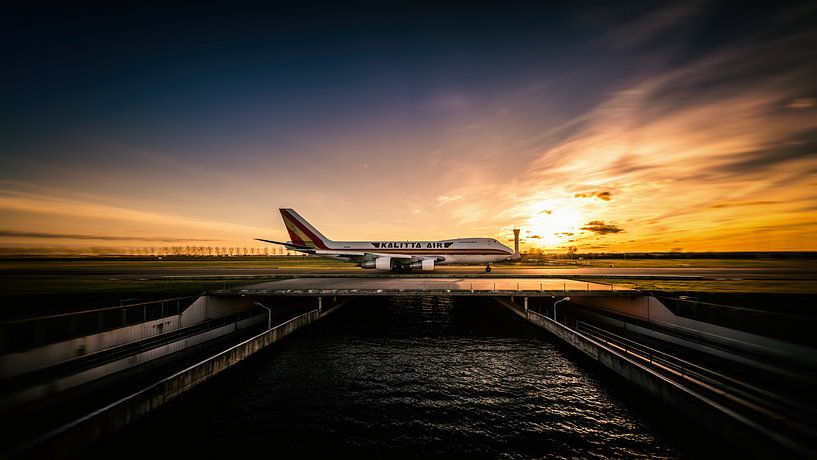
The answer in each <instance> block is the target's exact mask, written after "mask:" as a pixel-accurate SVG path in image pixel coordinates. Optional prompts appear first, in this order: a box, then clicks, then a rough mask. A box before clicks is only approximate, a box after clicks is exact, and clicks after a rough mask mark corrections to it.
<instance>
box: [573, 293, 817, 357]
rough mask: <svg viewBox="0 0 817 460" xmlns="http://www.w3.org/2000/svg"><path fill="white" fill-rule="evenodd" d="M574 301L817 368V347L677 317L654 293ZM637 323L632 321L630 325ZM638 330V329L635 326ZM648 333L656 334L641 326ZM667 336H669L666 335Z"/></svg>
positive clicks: (721, 344)
mask: <svg viewBox="0 0 817 460" xmlns="http://www.w3.org/2000/svg"><path fill="white" fill-rule="evenodd" d="M571 301H572V302H573V303H576V304H579V305H585V306H588V307H592V308H595V309H597V310H604V311H610V312H613V313H616V314H619V315H622V316H628V317H631V318H637V319H639V320H642V321H647V322H650V323H652V324H656V325H658V326H662V327H665V328H667V329H670V330H675V331H678V332H679V333H682V334H684V335H687V336H690V337H695V338H698V339H700V340H703V341H706V342H708V343H712V344H717V345H720V346H724V347H727V348H731V349H737V350H745V351H747V352H748V353H751V354H754V355H756V356H762V357H764V358H766V359H770V360H777V361H781V362H782V364H784V365H785V363H791V364H795V365H798V366H804V367H807V368H811V369H817V350H815V349H813V348H810V347H806V346H803V345H798V344H795V343H791V342H785V341H783V340H778V339H773V338H770V337H764V336H761V335H758V334H753V333H750V332H744V331H739V330H736V329H731V328H728V327H724V326H719V325H717V324H712V323H707V322H703V321H698V320H695V319H691V318H685V317H683V316H677V315H675V313H673V312H672V311H671V310H670V309H669V308H667V307H666V306H665V305H664V304H663V303H661V301H660V300H658V299H656V298H655V297H653V296H642V297H579V296H574V297H573V298H572V300H571ZM634 327H635V326H633V325H631V324H628V326H627V328H629V329H634ZM634 330H635V329H634ZM639 332H641V333H645V334H647V335H653V336H655V335H656V334H654V333H652V332H650V331H648V330H646V329H644V328H640V329H639ZM663 339H667V338H666V337H663Z"/></svg>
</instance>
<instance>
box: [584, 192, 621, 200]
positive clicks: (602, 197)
mask: <svg viewBox="0 0 817 460" xmlns="http://www.w3.org/2000/svg"><path fill="white" fill-rule="evenodd" d="M574 198H598V199H600V200H604V201H610V199H611V198H613V194H612V193H610V192H607V191H604V192H586V193H577V194H575V195H574Z"/></svg>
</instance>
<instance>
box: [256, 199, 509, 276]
mask: <svg viewBox="0 0 817 460" xmlns="http://www.w3.org/2000/svg"><path fill="white" fill-rule="evenodd" d="M280 211H281V217H283V219H284V225H285V226H286V228H287V231H288V232H289V237H290V238H291V240H290V241H287V242H279V241H272V240H265V239H261V238H256V240H258V241H264V242H266V243H273V244H280V245H282V246H284V247H286V248H287V249H289V250H291V251H298V252H302V253H305V254H311V255H315V256H320V257H327V258H331V259H339V260H343V261H347V262H354V263H356V264H357V265H358V266H359V267H362V268H371V269H376V270H390V271H393V272H409V271H411V270H412V269H419V270H423V271H431V270H434V267H435V266H437V265H445V264H479V265H482V264H485V271H486V272H490V271H491V263H493V262H499V261H502V260H515V259H518V258H519V257H520V256H519V253H518V252H517V251H514V250H513V249H511V248H509V247H507V246H505V245H503V244H502V243H500V242H499V241H497V240H495V239H493V238H454V239H448V240H439V241H332V240H330V239H329V238H327V237H325V236H323V234H322V233H321V232H319V231H318V229H316V228H315V227H313V226H312V225H310V224H309V222H307V221H306V219H304V218H303V217H301V216H300V215H298V213H297V212H295V211H294V210H292V209H289V208H282V209H280Z"/></svg>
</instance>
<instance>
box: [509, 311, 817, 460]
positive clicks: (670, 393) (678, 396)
mask: <svg viewBox="0 0 817 460" xmlns="http://www.w3.org/2000/svg"><path fill="white" fill-rule="evenodd" d="M496 300H497V301H498V302H499V303H500V304H502V305H504V306H505V307H506V308H508V309H510V310H511V311H513V312H514V313H516V314H517V315H519V316H521V317H522V318H525V319H526V320H528V321H530V322H531V323H533V324H535V325H537V326H539V327H541V328H543V329H545V330H547V331H548V332H550V333H552V334H553V335H555V336H556V337H558V338H560V339H561V340H563V341H564V342H566V343H567V344H569V345H570V346H572V347H573V348H575V349H577V350H579V351H580V352H582V353H583V354H585V355H587V356H588V357H590V358H592V359H593V360H595V361H596V362H598V363H600V364H602V365H604V366H605V367H607V368H608V369H610V370H612V371H613V372H615V373H616V374H618V375H620V376H621V377H623V378H625V379H627V380H628V381H629V382H631V383H632V384H634V385H636V386H637V387H639V388H641V389H642V390H644V391H646V392H647V393H649V394H650V395H652V396H654V397H656V398H659V399H660V400H662V401H663V402H665V403H666V404H668V405H670V406H672V407H673V408H675V409H676V410H678V411H679V412H681V413H683V414H685V415H686V416H688V417H690V418H691V419H692V420H694V421H696V422H697V423H699V424H700V425H701V426H702V427H704V428H706V429H708V430H710V431H712V432H713V433H717V434H719V435H720V436H722V437H724V438H725V439H727V440H729V441H730V442H731V443H732V444H733V445H735V446H740V447H741V448H745V449H746V452H751V453H752V454H754V455H757V456H758V457H761V458H762V457H766V458H781V457H787V456H788V457H791V456H792V454H794V455H796V456H804V457H809V458H812V457H813V455H814V453H813V452H810V451H808V450H803V448H802V447H801V446H797V445H792V444H790V443H789V442H788V440H786V439H781V438H780V437H779V436H778V435H777V434H775V433H769V432H768V431H767V430H766V429H764V428H763V427H760V426H758V425H757V424H756V423H754V422H753V421H752V420H749V419H747V418H745V417H744V416H742V415H740V414H737V413H735V412H733V411H732V410H730V409H729V408H727V407H724V406H722V405H720V404H718V403H717V402H715V401H712V400H710V399H708V398H706V397H705V396H703V395H701V394H699V393H696V392H695V391H693V390H691V389H689V388H686V387H684V386H681V385H680V384H678V383H676V382H674V381H672V380H669V379H667V378H665V377H663V376H662V375H660V374H658V373H656V372H654V371H652V370H651V369H649V368H647V367H645V366H643V365H641V364H640V363H638V362H637V361H634V360H632V359H630V358H628V357H627V356H626V355H624V354H622V353H620V352H618V351H616V350H615V349H613V348H608V347H607V346H605V345H604V344H603V343H601V342H597V341H595V340H593V339H592V338H590V337H588V336H586V335H584V334H581V333H580V332H577V331H574V330H572V329H569V328H567V327H565V326H563V325H562V324H559V323H557V322H555V321H553V320H552V319H551V318H548V317H546V316H543V315H540V314H538V313H536V312H532V311H524V310H521V309H520V308H519V307H518V306H517V305H515V304H513V303H510V302H508V301H506V300H504V299H499V298H497V299H496Z"/></svg>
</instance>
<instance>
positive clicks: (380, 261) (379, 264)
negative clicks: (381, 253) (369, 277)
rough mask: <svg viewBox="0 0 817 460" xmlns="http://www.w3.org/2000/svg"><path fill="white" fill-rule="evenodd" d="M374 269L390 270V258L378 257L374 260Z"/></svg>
mask: <svg viewBox="0 0 817 460" xmlns="http://www.w3.org/2000/svg"><path fill="white" fill-rule="evenodd" d="M374 268H376V269H378V270H391V257H378V258H377V259H375V260H374Z"/></svg>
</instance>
